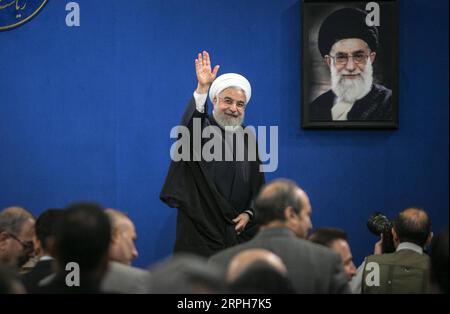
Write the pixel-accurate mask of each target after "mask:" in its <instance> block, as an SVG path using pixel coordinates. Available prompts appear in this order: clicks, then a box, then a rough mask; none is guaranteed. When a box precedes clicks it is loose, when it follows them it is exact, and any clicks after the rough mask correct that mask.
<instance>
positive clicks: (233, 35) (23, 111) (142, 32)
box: [0, 0, 449, 266]
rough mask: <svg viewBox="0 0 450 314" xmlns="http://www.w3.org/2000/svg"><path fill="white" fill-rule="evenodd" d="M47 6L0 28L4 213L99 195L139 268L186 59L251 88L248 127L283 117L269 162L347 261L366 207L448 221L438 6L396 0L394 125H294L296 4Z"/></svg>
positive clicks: (0, 198) (152, 228) (163, 0)
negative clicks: (340, 239) (70, 20)
mask: <svg viewBox="0 0 450 314" xmlns="http://www.w3.org/2000/svg"><path fill="white" fill-rule="evenodd" d="M67 2H69V1H63V0H57V1H49V3H48V4H47V5H46V7H45V8H44V9H43V11H42V12H41V13H40V14H39V15H38V16H37V17H35V18H34V19H33V20H32V21H30V22H28V23H27V24H25V25H23V26H21V27H19V28H16V29H14V30H11V31H7V32H0V208H3V207H6V206H9V205H13V204H19V205H22V206H25V207H27V208H29V209H30V210H31V211H32V212H33V213H35V214H36V215H37V214H39V213H40V212H42V211H43V210H44V209H46V208H48V207H56V206H65V205H66V204H67V203H68V202H71V201H74V200H81V199H82V200H96V201H98V202H100V203H101V204H103V205H104V206H108V207H115V208H119V209H122V210H124V211H127V212H128V213H129V214H130V216H131V218H132V219H133V220H134V221H135V223H136V226H137V230H138V234H139V239H138V243H137V244H138V249H139V251H140V257H139V258H138V260H137V261H136V265H138V266H145V265H148V264H150V263H153V262H154V261H156V260H158V259H160V258H162V257H164V256H167V255H169V254H170V252H171V248H172V244H173V241H174V238H175V234H174V232H175V211H174V210H172V209H169V208H167V207H165V206H164V205H163V204H162V203H161V202H160V201H159V198H158V195H159V192H160V188H161V185H162V183H163V180H164V177H165V174H166V171H167V168H168V165H169V149H170V146H171V144H172V143H173V140H171V139H170V138H169V132H170V129H171V128H172V127H173V126H175V125H176V124H177V123H178V121H179V119H180V115H181V113H182V111H183V108H184V106H185V104H186V102H187V100H188V99H189V97H190V96H191V93H192V91H193V89H194V88H195V86H196V80H195V73H194V63H193V62H194V58H195V55H196V53H197V52H198V51H200V50H201V49H206V50H208V51H209V52H210V53H211V56H212V59H213V63H215V64H217V63H219V64H220V65H221V73H224V72H241V73H243V74H244V75H246V76H247V77H248V79H249V80H250V81H251V82H252V85H253V97H252V101H251V103H250V106H249V107H248V110H247V118H246V119H247V120H246V121H247V124H252V125H278V126H279V133H280V134H279V138H280V141H279V142H280V144H279V168H278V171H277V172H275V173H273V174H269V175H268V178H269V179H273V178H275V177H288V178H291V179H294V180H296V181H298V182H299V183H300V185H301V186H302V187H304V189H305V190H306V191H307V192H308V193H309V195H310V197H311V200H312V205H313V222H314V224H315V226H316V227H318V226H325V225H328V226H330V225H332V226H338V227H341V228H344V229H346V230H347V231H348V232H349V235H350V243H351V245H352V248H353V252H354V255H355V257H356V261H355V262H356V263H359V262H360V261H361V259H362V257H363V256H364V255H367V254H368V253H370V251H371V250H372V247H373V243H374V242H375V240H376V239H375V237H374V236H372V235H371V234H369V232H368V231H367V229H366V226H365V222H366V220H367V217H368V216H369V214H370V213H371V212H372V211H374V210H382V211H385V212H386V213H387V214H388V215H390V216H392V215H394V213H395V212H397V211H399V210H400V209H403V208H405V207H407V206H412V205H416V206H422V207H424V208H426V209H428V210H429V212H430V213H431V217H432V219H433V222H434V230H435V231H437V230H439V229H441V228H442V227H443V226H446V225H447V224H448V209H449V203H448V202H449V197H448V188H449V186H448V181H449V180H448V173H449V169H448V165H449V156H448V147H449V140H448V121H449V120H448V119H449V115H448V113H449V112H448V106H449V98H448V74H449V67H448V1H447V0H439V1H437V0H433V1H428V0H408V1H406V0H403V1H400V34H399V39H400V45H399V47H400V52H399V54H400V58H399V60H400V74H399V82H400V84H399V87H400V95H399V97H400V128H399V129H398V130H396V131H341V132H336V131H311V130H308V131H306V130H302V129H301V128H300V120H299V116H300V97H301V95H300V91H299V86H300V70H299V69H300V67H301V65H300V61H299V60H300V1H299V0H226V1H225V0H185V1H182V0H159V1H156V0H152V1H149V0H133V1H122V0H108V1H105V0H79V1H77V2H78V3H79V4H80V7H81V27H72V28H69V27H67V26H66V24H65V16H66V14H67V12H66V11H65V5H66V3H67Z"/></svg>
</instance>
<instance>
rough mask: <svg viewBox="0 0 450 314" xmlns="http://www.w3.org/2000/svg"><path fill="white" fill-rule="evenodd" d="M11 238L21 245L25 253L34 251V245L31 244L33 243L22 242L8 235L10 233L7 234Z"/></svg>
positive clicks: (10, 234) (12, 235)
mask: <svg viewBox="0 0 450 314" xmlns="http://www.w3.org/2000/svg"><path fill="white" fill-rule="evenodd" d="M7 234H8V235H9V236H10V237H11V238H13V239H14V240H16V241H17V242H19V243H20V244H21V245H22V247H23V249H24V250H25V251H27V252H32V251H34V244H33V241H26V242H25V241H22V240H20V239H19V238H18V237H17V236H15V235H14V234H12V233H10V232H8V233H7Z"/></svg>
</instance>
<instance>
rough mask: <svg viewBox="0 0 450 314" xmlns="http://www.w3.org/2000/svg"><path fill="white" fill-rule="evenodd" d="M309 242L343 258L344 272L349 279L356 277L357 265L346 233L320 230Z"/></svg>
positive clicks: (334, 229)
mask: <svg viewBox="0 0 450 314" xmlns="http://www.w3.org/2000/svg"><path fill="white" fill-rule="evenodd" d="M309 240H310V241H312V242H314V243H317V244H320V245H323V246H326V247H328V248H330V249H331V250H333V251H334V252H336V253H338V254H339V255H340V256H341V260H342V263H343V265H344V271H345V273H346V274H347V276H348V279H349V280H350V279H352V277H353V276H355V275H356V268H355V264H353V257H352V251H351V250H350V245H349V244H348V240H347V234H346V233H345V231H343V230H340V229H336V228H319V229H317V230H316V231H314V233H313V234H311V236H310V237H309Z"/></svg>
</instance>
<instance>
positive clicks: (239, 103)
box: [219, 97, 245, 109]
mask: <svg viewBox="0 0 450 314" xmlns="http://www.w3.org/2000/svg"><path fill="white" fill-rule="evenodd" d="M219 99H220V100H222V101H223V102H224V103H225V104H227V105H228V106H232V105H233V104H234V103H236V107H237V108H238V109H244V108H245V102H243V101H241V100H234V99H233V98H230V97H219Z"/></svg>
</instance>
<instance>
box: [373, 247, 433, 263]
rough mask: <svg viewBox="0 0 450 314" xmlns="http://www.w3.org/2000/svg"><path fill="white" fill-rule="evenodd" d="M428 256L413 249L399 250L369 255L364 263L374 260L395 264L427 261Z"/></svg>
mask: <svg viewBox="0 0 450 314" xmlns="http://www.w3.org/2000/svg"><path fill="white" fill-rule="evenodd" d="M429 259H430V258H429V256H428V255H426V254H420V253H417V252H415V251H413V250H399V251H396V252H393V253H386V254H377V255H370V256H368V257H367V258H366V264H367V263H370V262H375V263H378V264H385V265H396V264H404V263H408V264H416V263H422V262H427V261H429Z"/></svg>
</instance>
